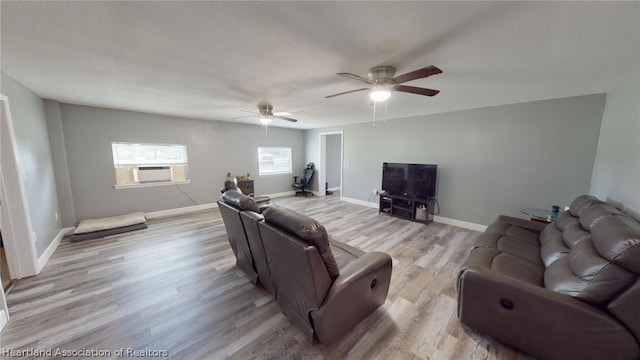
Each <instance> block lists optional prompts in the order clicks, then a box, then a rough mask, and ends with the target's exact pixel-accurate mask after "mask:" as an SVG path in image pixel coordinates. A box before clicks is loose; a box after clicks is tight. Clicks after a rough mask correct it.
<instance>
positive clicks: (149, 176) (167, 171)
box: [138, 166, 171, 183]
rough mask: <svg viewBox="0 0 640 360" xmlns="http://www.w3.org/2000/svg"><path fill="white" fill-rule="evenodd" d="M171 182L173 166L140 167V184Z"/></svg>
mask: <svg viewBox="0 0 640 360" xmlns="http://www.w3.org/2000/svg"><path fill="white" fill-rule="evenodd" d="M159 181H171V166H138V182H141V183H148V182H159Z"/></svg>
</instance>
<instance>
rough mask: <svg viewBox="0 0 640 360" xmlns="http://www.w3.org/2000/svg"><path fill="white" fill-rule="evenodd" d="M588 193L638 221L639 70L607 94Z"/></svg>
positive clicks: (626, 77)
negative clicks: (628, 213)
mask: <svg viewBox="0 0 640 360" xmlns="http://www.w3.org/2000/svg"><path fill="white" fill-rule="evenodd" d="M589 192H590V193H591V194H592V195H595V196H597V197H599V198H600V199H603V200H607V201H608V202H610V203H612V204H614V205H616V206H618V207H620V208H622V209H626V210H627V211H629V212H631V213H632V214H634V215H635V216H636V217H637V218H639V219H640V67H636V68H635V69H633V70H632V71H630V72H629V73H628V74H627V76H625V77H624V79H623V80H621V81H620V82H619V83H618V84H617V86H615V88H614V89H612V90H611V91H610V92H609V93H607V101H606V103H605V106H604V115H603V117H602V128H601V129H600V138H599V140H598V153H597V154H596V161H595V165H594V167H593V177H592V180H591V188H590V190H589Z"/></svg>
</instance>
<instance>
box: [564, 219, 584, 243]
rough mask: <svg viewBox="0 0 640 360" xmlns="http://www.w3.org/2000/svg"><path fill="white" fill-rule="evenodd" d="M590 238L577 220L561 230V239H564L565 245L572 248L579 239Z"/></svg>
mask: <svg viewBox="0 0 640 360" xmlns="http://www.w3.org/2000/svg"><path fill="white" fill-rule="evenodd" d="M590 238H591V234H590V233H589V232H587V231H585V230H584V229H583V228H582V226H581V225H580V223H579V222H575V223H573V224H571V225H569V226H567V227H566V228H565V229H564V231H562V241H564V243H565V245H567V247H569V248H573V247H574V246H576V244H578V243H579V242H580V241H583V240H585V239H590Z"/></svg>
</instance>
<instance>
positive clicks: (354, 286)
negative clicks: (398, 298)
mask: <svg viewBox="0 0 640 360" xmlns="http://www.w3.org/2000/svg"><path fill="white" fill-rule="evenodd" d="M391 268H392V260H391V256H389V255H388V254H385V253H382V252H378V251H374V252H370V253H366V254H364V255H363V256H361V257H360V258H358V259H356V260H354V261H352V262H351V263H350V264H348V265H347V266H345V267H344V268H343V269H341V271H340V275H338V277H337V278H336V279H335V281H334V283H333V285H332V287H331V289H330V290H329V292H328V293H327V296H326V297H325V299H324V302H323V304H322V306H321V307H320V309H318V310H316V311H312V312H311V314H310V315H311V317H312V319H313V326H314V331H315V334H316V336H317V337H318V340H320V342H322V343H323V344H331V343H333V342H334V341H336V340H338V339H339V338H340V337H341V336H342V335H343V334H345V333H346V332H348V331H349V330H351V329H352V328H353V327H354V326H356V325H357V324H358V323H359V322H360V321H362V320H363V319H365V318H366V317H367V316H369V315H370V314H371V313H372V312H373V311H375V310H376V309H377V308H378V307H379V306H380V305H382V304H384V302H385V300H386V299H387V293H388V292H389V282H390V281H391Z"/></svg>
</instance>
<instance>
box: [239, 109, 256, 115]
mask: <svg viewBox="0 0 640 360" xmlns="http://www.w3.org/2000/svg"><path fill="white" fill-rule="evenodd" d="M240 111H242V112H248V113H252V114H256V115H260V113H259V112H255V111H249V110H240Z"/></svg>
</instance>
